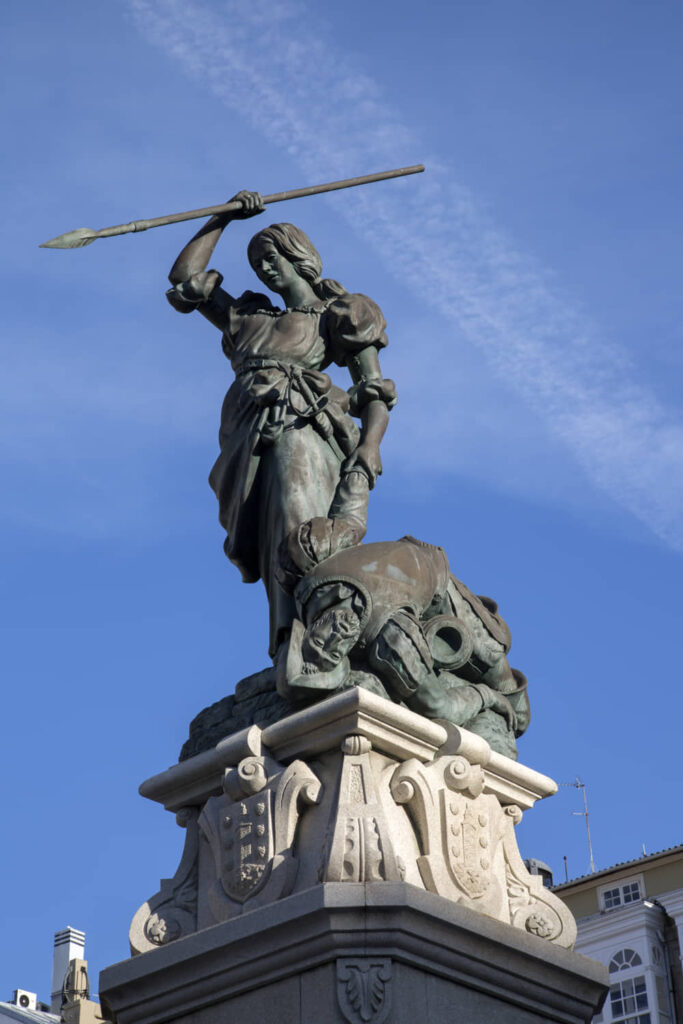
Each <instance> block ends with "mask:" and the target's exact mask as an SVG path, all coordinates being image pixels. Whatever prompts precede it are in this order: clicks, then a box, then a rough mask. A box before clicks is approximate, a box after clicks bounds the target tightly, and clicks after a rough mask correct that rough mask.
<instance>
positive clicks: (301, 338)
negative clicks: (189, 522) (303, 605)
mask: <svg viewBox="0 0 683 1024" xmlns="http://www.w3.org/2000/svg"><path fill="white" fill-rule="evenodd" d="M174 291H175V300H174V298H173V297H172V296H171V295H169V299H170V300H171V301H172V304H173V305H174V306H175V307H176V308H179V309H182V310H183V311H185V310H184V309H183V306H182V302H183V300H182V297H181V296H182V293H181V294H180V295H179V294H178V292H179V291H180V289H178V290H177V291H176V290H174ZM198 308H199V310H200V312H202V313H204V315H205V316H207V317H208V318H209V319H212V320H213V321H214V322H216V320H217V319H219V316H220V315H221V314H222V321H223V322H225V321H226V318H227V327H226V329H225V331H224V334H223V350H224V352H225V354H226V356H227V357H228V359H229V360H230V362H231V364H232V368H233V370H234V372H235V381H234V383H233V384H232V386H231V387H230V389H229V391H228V393H227V394H226V396H225V400H224V402H223V409H222V413H221V426H220V432H219V444H220V454H219V456H218V458H217V459H216V462H215V464H214V466H213V468H212V470H211V473H210V475H209V483H210V485H211V487H212V488H213V490H214V491H215V493H216V497H217V498H218V507H219V519H220V522H221V524H222V525H223V527H224V528H225V530H226V532H227V535H228V536H227V539H226V541H225V544H224V549H225V553H226V555H227V556H228V558H229V559H230V560H231V562H233V563H234V564H235V565H236V566H237V567H238V568H239V569H240V571H241V573H242V579H243V580H244V582H246V583H253V582H255V581H257V580H259V579H261V580H263V583H264V585H265V588H266V593H267V595H268V603H269V607H270V644H269V650H270V654H271V655H275V653H276V651H277V649H278V647H279V645H280V643H281V642H282V641H283V640H284V639H285V638H286V635H287V632H288V630H289V628H290V626H291V623H292V619H293V618H294V615H295V607H294V602H293V599H292V597H291V596H290V595H288V594H286V593H285V591H284V590H283V589H282V588H281V587H280V585H279V584H278V582H277V580H276V577H275V572H276V569H277V566H278V554H279V548H280V544H281V542H282V540H283V539H284V538H285V537H286V536H287V535H288V534H289V533H290V531H291V530H293V529H294V528H296V527H297V526H299V525H300V524H301V523H304V522H307V521H308V520H310V519H312V518H314V517H316V516H322V517H325V516H327V515H328V514H329V511H330V507H331V504H332V502H333V499H334V496H335V491H336V490H337V487H338V485H339V482H340V477H341V468H342V464H343V462H344V460H345V459H346V458H347V457H348V456H349V455H350V454H351V452H353V450H354V449H355V447H356V446H357V444H358V440H359V436H360V432H359V429H358V426H357V425H356V423H355V422H354V420H353V419H352V418H351V416H349V414H348V409H349V395H348V394H347V392H345V391H343V390H342V389H341V388H338V387H336V386H335V385H333V384H332V382H331V380H330V378H329V377H328V375H327V374H325V373H323V372H321V371H322V370H323V369H324V368H325V367H326V366H328V365H329V364H330V363H332V362H334V363H337V364H338V365H340V366H343V365H345V364H346V363H347V361H348V360H349V359H350V358H351V357H352V356H353V355H355V354H356V353H358V352H360V351H362V350H363V349H366V348H368V347H370V346H374V347H375V348H377V349H379V348H382V347H384V346H385V345H386V344H387V339H386V335H385V334H384V328H385V326H386V324H385V321H384V317H383V316H382V312H381V310H380V309H379V307H378V306H377V305H376V304H375V303H374V302H373V301H372V300H371V299H369V298H367V297H366V296H364V295H358V294H354V295H352V294H344V295H342V296H341V297H339V298H335V299H334V300H332V301H327V302H320V303H319V304H317V305H315V306H313V307H310V308H301V309H286V310H281V309H277V308H276V307H274V306H273V305H272V303H271V302H270V300H269V299H268V298H267V296H265V295H260V294H257V293H254V292H245V293H244V294H243V295H242V296H241V297H240V298H239V299H237V300H236V301H232V300H229V297H228V296H227V295H226V293H225V292H222V290H221V289H220V288H215V289H214V291H213V293H212V295H211V297H210V299H209V301H207V302H203V303H201V304H199V306H198ZM386 383H387V384H388V383H389V382H386ZM352 391H353V389H352Z"/></svg>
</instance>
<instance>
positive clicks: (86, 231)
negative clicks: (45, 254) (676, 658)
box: [39, 228, 97, 249]
mask: <svg viewBox="0 0 683 1024" xmlns="http://www.w3.org/2000/svg"><path fill="white" fill-rule="evenodd" d="M96 238H97V231H93V229H92V228H76V229H75V231H67V232H66V234H64V235H58V236H57V237H56V238H51V239H50V241H49V242H41V244H40V246H39V248H40V249H82V248H83V246H85V245H90V243H91V242H94V241H95V239H96Z"/></svg>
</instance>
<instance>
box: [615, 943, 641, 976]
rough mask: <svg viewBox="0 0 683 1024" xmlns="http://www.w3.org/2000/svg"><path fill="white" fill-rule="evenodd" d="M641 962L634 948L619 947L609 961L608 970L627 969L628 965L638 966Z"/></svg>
mask: <svg viewBox="0 0 683 1024" xmlns="http://www.w3.org/2000/svg"><path fill="white" fill-rule="evenodd" d="M642 962H643V961H642V960H641V959H640V957H639V956H638V954H637V953H636V951H635V949H620V950H619V952H618V953H615V954H614V956H613V957H612V959H611V960H610V962H609V972H610V974H616V972H617V971H628V969H629V968H630V967H640V965H641V964H642Z"/></svg>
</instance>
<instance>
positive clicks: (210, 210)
mask: <svg viewBox="0 0 683 1024" xmlns="http://www.w3.org/2000/svg"><path fill="white" fill-rule="evenodd" d="M421 171H424V164H416V165H415V166H414V167H399V168H398V169H397V170H394V171H380V172H379V173H378V174H365V175H363V176H362V177H360V178H344V180H343V181H330V182H328V183H327V184H325V185H309V186H308V187H306V188H292V189H290V190H289V191H288V192H274V193H273V194H272V195H270V196H263V202H264V203H266V204H267V203H282V202H284V200H285V199H299V198H300V197H301V196H314V195H317V194H318V193H319V192H334V191H336V189H339V188H352V187H353V186H354V185H368V184H369V183H370V182H371V181H384V180H385V179H387V178H401V177H403V176H404V175H406V174H419V173H420V172H421ZM241 209H242V203H241V202H240V200H237V201H236V202H235V201H233V202H230V203H222V204H221V205H220V206H205V207H203V209H201V210H186V211H185V213H171V214H169V215H168V216H166V217H152V219H151V220H132V221H130V222H129V223H128V224H116V225H115V226H114V227H112V228H101V230H100V231H93V229H92V228H76V229H75V230H74V231H67V232H66V234H64V235H59V236H58V237H57V238H52V239H50V241H49V242H43V243H42V244H41V245H40V248H41V249H82V248H83V246H85V245H90V243H91V242H94V241H95V239H96V238H111V237H112V235H128V234H130V233H131V232H132V231H147V229H148V228H159V227H161V226H162V225H163V224H179V223H180V222H181V221H184V220H196V219H197V218H199V217H211V216H212V215H213V214H215V213H232V212H233V211H235V210H241Z"/></svg>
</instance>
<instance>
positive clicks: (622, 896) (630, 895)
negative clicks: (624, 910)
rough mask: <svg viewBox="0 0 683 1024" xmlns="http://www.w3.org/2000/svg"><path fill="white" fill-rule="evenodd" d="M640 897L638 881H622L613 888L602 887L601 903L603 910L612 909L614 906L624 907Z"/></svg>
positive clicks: (635, 901)
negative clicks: (621, 883) (622, 882)
mask: <svg viewBox="0 0 683 1024" xmlns="http://www.w3.org/2000/svg"><path fill="white" fill-rule="evenodd" d="M640 898H641V894H640V883H639V882H624V884H623V885H617V886H615V887H614V888H613V889H604V890H603V892H602V905H603V907H604V909H605V910H614V909H615V907H626V906H628V905H629V904H630V903H637V902H638V900H639V899H640Z"/></svg>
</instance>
